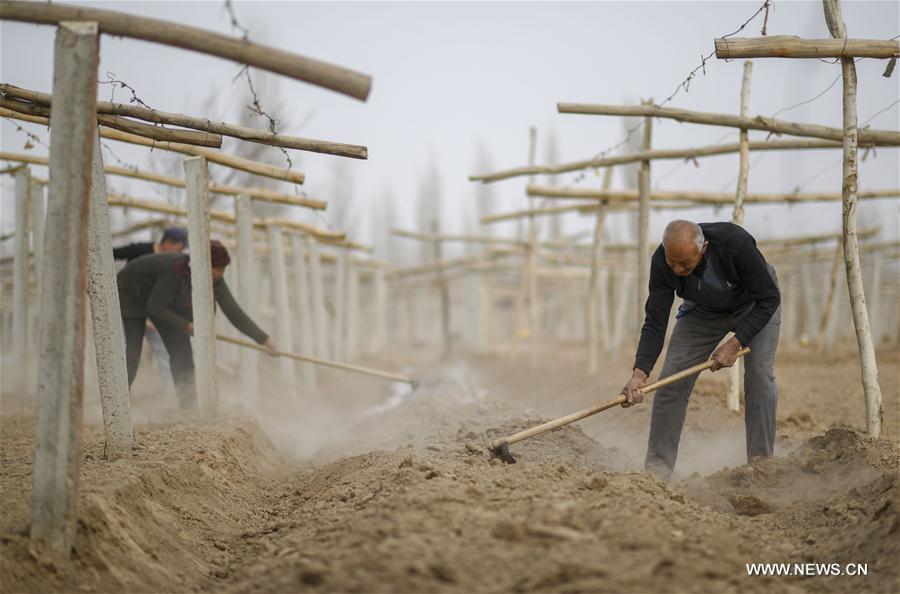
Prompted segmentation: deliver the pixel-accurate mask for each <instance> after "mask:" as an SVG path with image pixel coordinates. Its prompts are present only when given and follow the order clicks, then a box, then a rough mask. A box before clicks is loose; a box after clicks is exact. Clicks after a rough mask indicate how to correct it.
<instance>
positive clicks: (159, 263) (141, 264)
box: [117, 240, 276, 409]
mask: <svg viewBox="0 0 900 594" xmlns="http://www.w3.org/2000/svg"><path fill="white" fill-rule="evenodd" d="M210 255H211V260H212V279H213V295H214V298H215V302H216V305H218V306H219V307H220V308H221V309H222V312H224V314H225V317H227V318H228V321H230V322H231V323H232V324H233V325H234V327H235V328H237V329H238V330H240V331H241V332H242V333H243V334H245V335H246V336H248V337H250V338H251V339H253V340H254V341H256V342H257V343H258V344H260V345H263V346H265V347H266V348H267V349H268V350H269V351H270V353H272V354H273V355H274V354H275V353H276V348H275V345H274V344H272V341H271V340H270V339H269V336H268V335H267V334H266V333H265V332H264V331H263V330H262V329H260V328H259V326H257V325H256V323H255V322H254V321H253V320H252V319H250V317H249V316H248V315H247V314H246V313H245V312H244V310H243V309H241V307H240V305H238V303H237V301H235V299H234V296H232V294H231V290H230V289H229V288H228V285H227V284H226V283H225V279H224V275H225V267H226V266H228V264H229V263H230V262H231V257H230V256H229V255H228V250H227V249H226V248H225V246H223V245H222V243H221V242H219V241H215V240H214V241H211V242H210ZM190 264H191V260H190V256H189V255H187V254H181V253H156V254H147V255H145V256H141V257H140V258H136V259H134V260H133V261H131V262H130V263H129V264H128V265H126V266H125V267H124V268H123V269H122V270H120V271H119V274H118V277H117V280H118V286H119V305H120V307H121V310H122V325H123V327H124V331H125V359H126V364H127V367H128V384H129V386H130V385H131V383H132V382H133V381H134V377H135V375H136V374H137V370H138V365H139V363H140V358H141V346H142V344H143V339H144V331H145V328H146V326H147V320H148V319H149V320H150V321H151V322H153V325H154V326H156V328H157V330H158V331H159V334H160V336H161V337H162V340H163V343H164V344H165V346H166V350H167V351H168V353H169V362H170V365H171V368H172V376H173V379H174V381H175V393H176V396H177V397H178V402H179V404H180V406H181V408H183V409H196V408H197V396H196V391H195V389H194V356H193V352H192V350H191V339H190V337H191V335H192V334H193V331H194V326H193V308H192V306H191V269H190Z"/></svg>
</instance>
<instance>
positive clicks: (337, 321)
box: [331, 248, 347, 361]
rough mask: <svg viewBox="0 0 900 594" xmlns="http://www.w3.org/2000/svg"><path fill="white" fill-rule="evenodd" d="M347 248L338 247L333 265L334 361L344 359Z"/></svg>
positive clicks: (332, 344)
mask: <svg viewBox="0 0 900 594" xmlns="http://www.w3.org/2000/svg"><path fill="white" fill-rule="evenodd" d="M346 287H347V250H345V249H343V248H338V250H337V262H336V263H335V266H334V320H332V327H331V331H332V339H331V346H332V348H333V349H334V352H333V353H332V356H333V357H334V360H335V361H343V360H344V324H345V322H346V319H345V318H346V315H347V314H346V309H345V301H346V296H345V293H346Z"/></svg>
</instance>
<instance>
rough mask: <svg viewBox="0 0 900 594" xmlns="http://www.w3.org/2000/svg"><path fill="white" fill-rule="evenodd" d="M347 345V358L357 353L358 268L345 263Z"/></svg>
mask: <svg viewBox="0 0 900 594" xmlns="http://www.w3.org/2000/svg"><path fill="white" fill-rule="evenodd" d="M346 307H347V346H346V354H347V358H348V359H349V360H351V361H352V360H354V359H356V357H357V356H358V355H359V348H358V347H359V268H357V267H356V266H355V265H354V264H353V262H348V263H347V304H346Z"/></svg>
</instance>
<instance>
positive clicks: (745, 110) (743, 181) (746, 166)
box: [725, 60, 753, 412]
mask: <svg viewBox="0 0 900 594" xmlns="http://www.w3.org/2000/svg"><path fill="white" fill-rule="evenodd" d="M752 74H753V62H751V61H750V60H747V61H746V62H744V76H743V77H742V79H741V117H742V118H746V117H748V116H749V115H750V77H751V75H752ZM739 143H740V151H739V154H740V162H739V166H738V182H737V190H736V192H735V196H734V212H733V213H732V215H731V222H732V223H734V224H735V225H743V224H744V200H745V199H746V198H747V177H748V175H749V173H750V138H749V134H748V130H747V129H746V128H741V131H740V140H739ZM725 404H726V406H728V410H730V411H733V412H737V411H739V410H740V409H741V360H740V359H738V360H736V361H735V362H734V365H732V366H731V368H730V369H729V370H728V387H727V391H726V393H725Z"/></svg>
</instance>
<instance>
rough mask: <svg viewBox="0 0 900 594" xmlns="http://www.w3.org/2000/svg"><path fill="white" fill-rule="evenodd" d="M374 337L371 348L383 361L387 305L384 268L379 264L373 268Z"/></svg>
mask: <svg viewBox="0 0 900 594" xmlns="http://www.w3.org/2000/svg"><path fill="white" fill-rule="evenodd" d="M374 283H375V339H374V340H373V341H372V350H373V351H375V355H376V356H377V357H378V358H379V360H381V361H384V360H385V357H386V355H387V352H386V351H387V332H388V330H387V329H388V319H387V317H388V310H387V308H388V305H387V281H386V280H385V275H384V269H383V268H381V267H380V266H379V267H378V268H376V269H375V277H374Z"/></svg>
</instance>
